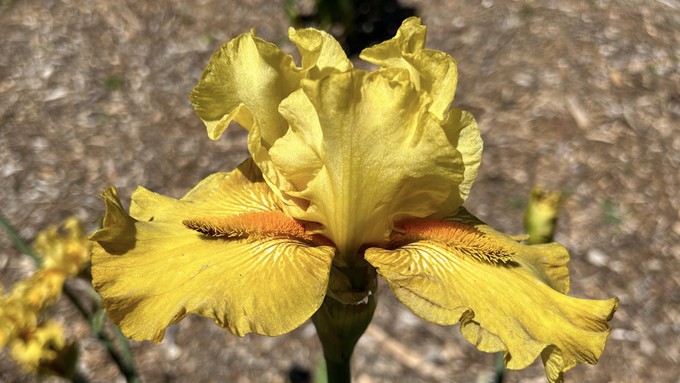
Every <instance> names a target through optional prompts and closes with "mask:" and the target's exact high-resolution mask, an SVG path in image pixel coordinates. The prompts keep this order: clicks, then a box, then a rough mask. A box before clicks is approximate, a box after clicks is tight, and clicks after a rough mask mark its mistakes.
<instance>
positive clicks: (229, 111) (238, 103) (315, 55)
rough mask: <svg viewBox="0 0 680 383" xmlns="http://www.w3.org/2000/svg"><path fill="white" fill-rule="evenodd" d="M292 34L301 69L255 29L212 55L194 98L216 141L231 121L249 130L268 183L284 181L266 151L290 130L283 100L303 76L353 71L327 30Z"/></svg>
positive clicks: (252, 148)
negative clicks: (281, 110) (281, 108)
mask: <svg viewBox="0 0 680 383" xmlns="http://www.w3.org/2000/svg"><path fill="white" fill-rule="evenodd" d="M289 34H290V39H291V40H292V41H293V42H294V43H295V44H296V45H297V47H298V49H299V51H300V56H301V59H302V67H297V66H296V65H295V62H294V61H293V58H292V57H291V56H290V55H288V54H286V53H284V52H282V51H281V50H280V49H279V48H278V47H277V46H276V45H274V44H272V43H269V42H267V41H264V40H262V39H259V38H257V37H255V35H254V32H252V31H251V32H250V33H246V34H242V35H240V36H238V37H236V38H235V39H233V40H232V41H230V42H228V43H226V44H224V45H223V46H222V47H221V48H220V50H219V51H218V52H217V53H215V54H214V55H213V56H212V58H211V59H210V62H209V63H208V66H207V67H206V69H205V71H204V72H203V76H202V77H201V79H200V81H199V82H198V84H197V85H196V87H195V88H194V89H193V90H192V92H191V96H190V99H191V103H192V105H193V107H194V109H195V110H196V113H197V114H198V116H199V117H200V118H201V119H202V120H203V122H204V123H205V125H206V127H207V129H208V136H210V138H211V139H214V140H216V139H218V138H219V137H220V136H221V135H222V133H223V132H224V131H225V130H226V129H227V127H228V125H229V123H230V122H231V121H232V120H233V121H236V122H238V123H239V124H240V125H241V126H243V127H244V128H245V129H246V130H247V131H248V150H249V152H250V154H251V156H252V158H253V159H254V160H255V162H256V163H257V164H258V166H259V167H260V169H261V170H262V172H263V173H264V176H265V179H266V181H267V182H268V183H270V185H274V184H281V183H282V182H284V181H283V180H282V179H280V178H279V174H278V173H276V172H274V171H272V169H271V166H270V158H269V153H268V150H269V148H270V147H271V146H272V145H273V144H274V142H275V141H276V140H277V139H279V138H281V137H282V136H283V135H284V134H285V133H286V131H287V130H288V124H287V123H286V121H285V120H284V119H283V118H282V117H281V115H280V114H279V113H278V106H279V103H280V102H281V101H282V100H283V99H284V98H286V97H287V96H288V95H290V94H291V93H292V92H294V91H295V90H297V89H299V88H300V81H301V80H302V79H304V78H319V77H322V76H325V75H326V74H328V73H333V72H341V71H347V70H350V69H352V64H351V62H350V61H349V60H348V59H347V57H346V56H345V54H344V52H343V51H342V49H341V47H340V45H339V44H338V42H337V41H335V40H334V39H333V38H332V37H331V36H330V35H328V34H327V33H326V32H323V31H318V30H314V29H301V30H297V31H296V30H294V29H291V30H290V32H289ZM274 192H275V193H277V192H278V191H277V190H274Z"/></svg>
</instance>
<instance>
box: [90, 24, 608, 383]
mask: <svg viewBox="0 0 680 383" xmlns="http://www.w3.org/2000/svg"><path fill="white" fill-rule="evenodd" d="M425 32H426V31H425V27H424V26H422V25H420V20H419V19H417V18H410V19H407V20H406V21H404V23H403V24H402V26H401V28H400V29H399V31H398V32H397V35H396V36H395V37H394V38H393V39H391V40H388V41H386V42H383V43H381V44H379V45H377V46H374V47H372V48H368V49H366V50H364V52H363V53H362V54H361V58H363V59H364V60H367V61H369V62H371V63H373V64H376V65H378V66H379V67H380V68H379V69H377V70H375V71H373V72H370V73H369V72H365V71H362V70H358V69H354V68H353V66H352V64H351V63H350V62H349V60H348V59H347V58H346V57H345V55H344V53H343V52H342V50H341V48H340V46H339V44H338V43H337V42H336V41H335V40H334V39H333V38H332V37H330V36H329V35H328V34H326V33H324V32H321V31H317V30H313V29H305V30H293V29H291V30H290V32H289V35H290V39H291V40H292V41H293V43H295V44H296V46H297V47H298V50H299V51H300V54H301V66H299V67H298V66H296V64H295V63H294V61H293V59H292V58H291V57H290V56H288V55H286V54H284V53H283V52H282V51H280V50H279V49H278V48H277V47H276V46H275V45H273V44H271V43H268V42H266V41H263V40H261V39H259V38H257V37H255V36H254V34H253V33H252V32H251V33H246V34H243V35H241V36H239V37H237V38H235V39H234V40H232V41H231V42H229V43H227V44H225V45H224V46H223V47H222V48H221V50H220V51H218V52H217V53H215V55H214V56H213V57H212V59H211V61H210V63H209V64H208V67H207V68H206V70H205V72H204V74H203V77H202V78H201V80H200V81H199V83H198V85H197V86H196V87H195V88H194V90H193V92H192V93H191V101H192V104H193V106H194V108H195V110H196V112H197V113H198V115H199V117H200V118H201V119H202V120H203V121H204V122H205V124H206V126H207V129H208V135H209V136H210V137H211V138H212V139H218V138H219V137H220V136H221V134H222V133H223V132H224V131H225V130H226V129H227V127H228V125H229V123H230V122H231V121H236V122H238V123H239V124H240V125H241V126H243V127H244V128H245V129H246V130H247V131H248V150H249V152H250V154H251V156H252V160H248V161H246V162H244V163H243V164H241V165H240V166H239V167H238V168H237V169H236V170H234V171H232V172H229V173H218V174H213V175H211V176H209V177H208V178H206V179H205V180H203V181H201V182H200V183H199V184H198V185H197V186H196V187H194V189H192V190H191V191H190V192H189V193H187V194H186V195H185V196H184V197H182V198H181V199H179V200H176V199H173V198H169V197H165V196H162V195H159V194H155V193H153V192H151V191H148V190H146V189H144V188H139V189H138V190H137V191H136V192H135V193H134V194H133V196H132V204H131V207H130V213H129V214H128V213H127V212H126V211H125V210H124V209H123V207H122V204H121V202H120V200H119V199H118V195H117V192H116V190H115V188H113V187H110V188H109V189H107V190H106V191H105V192H104V193H103V197H104V200H105V203H106V215H105V217H104V226H103V228H102V229H101V230H99V231H98V232H96V233H95V234H94V235H93V236H92V240H94V241H96V242H97V243H96V244H95V246H94V249H93V254H92V263H93V266H92V274H93V284H94V286H95V288H96V289H97V290H98V291H99V292H100V293H101V295H102V298H103V300H102V303H103V305H104V306H105V307H106V308H107V310H108V313H109V315H110V316H111V318H112V319H113V321H114V322H115V323H117V324H118V325H119V326H120V327H121V329H122V331H123V332H124V333H125V334H126V335H128V336H130V337H132V338H134V339H138V340H153V341H156V342H158V341H160V340H161V339H162V337H163V334H164V331H165V328H166V327H167V326H169V325H170V324H172V323H176V322H178V321H180V320H181V319H182V318H183V317H185V316H186V315H187V314H190V313H195V314H199V315H203V316H206V317H210V318H213V319H214V320H215V322H216V323H217V324H219V325H221V326H223V327H225V328H227V329H229V330H230V331H231V332H233V333H235V334H239V335H244V334H246V333H249V332H255V333H258V334H264V335H279V334H282V333H286V332H288V331H291V330H292V329H294V328H296V327H298V326H300V325H301V324H302V323H303V322H304V321H306V320H307V319H309V318H310V317H311V316H312V315H313V314H314V313H315V312H316V311H317V310H318V309H319V307H321V305H322V303H323V302H324V299H332V300H334V301H338V302H341V304H345V305H362V304H363V303H366V302H369V301H370V297H372V296H373V294H374V291H373V290H374V289H375V286H376V275H381V276H382V277H383V278H385V280H387V282H388V283H389V285H390V287H391V288H392V290H393V292H394V293H395V295H396V296H397V297H398V298H399V300H400V301H401V302H402V303H404V305H406V306H407V307H409V308H410V309H411V310H412V311H413V312H414V313H416V314H417V315H419V316H420V317H422V318H424V319H426V320H428V321H431V322H434V323H438V324H442V325H450V324H454V323H457V322H460V323H461V331H462V333H463V335H464V336H465V337H466V338H467V339H468V340H469V341H470V342H472V343H473V344H475V345H476V346H477V348H479V349H480V350H482V351H488V352H494V351H503V352H504V353H505V361H506V364H507V366H508V367H509V368H513V369H516V368H523V367H526V366H528V365H529V364H530V363H531V362H533V361H534V360H535V359H536V358H537V357H538V356H539V355H541V357H542V359H543V361H544V363H545V365H546V373H547V376H548V378H549V379H550V381H552V382H557V381H560V380H561V379H562V378H561V376H562V372H563V371H566V370H567V369H569V368H571V367H573V366H574V365H575V364H576V363H579V362H580V363H584V362H585V363H595V362H596V361H597V359H598V357H599V356H600V354H601V352H602V349H603V347H604V343H605V340H606V338H607V336H608V334H609V326H608V324H607V321H608V320H609V319H611V317H612V315H613V312H614V311H615V310H616V307H617V301H616V299H609V300H603V301H589V300H583V299H576V298H571V297H568V296H567V295H566V293H567V291H568V289H569V277H568V270H567V261H568V254H567V252H566V250H565V249H564V247H562V246H561V245H559V244H555V243H552V244H546V245H535V246H525V245H522V244H520V243H518V242H516V241H515V240H513V239H512V238H510V237H508V236H506V235H504V234H502V233H499V232H497V231H495V230H493V229H492V228H490V227H488V226H486V225H485V224H483V223H482V222H480V221H479V220H478V219H476V218H475V217H473V216H472V215H470V214H469V213H468V212H467V211H466V210H465V209H463V208H462V207H461V205H462V203H463V202H464V201H465V199H466V197H467V196H468V193H469V191H470V187H471V185H472V183H473V181H474V178H475V176H476V174H477V169H478V167H479V164H480V158H481V151H482V141H481V138H480V134H479V129H478V127H477V124H476V123H475V120H474V119H473V117H472V116H471V115H470V114H469V113H467V112H464V111H460V110H457V109H450V105H451V103H452V101H453V97H454V93H455V88H456V82H457V70H456V63H455V61H454V60H453V59H452V58H451V57H450V56H449V55H447V54H445V53H443V52H439V51H434V50H428V49H425V48H424V45H425ZM372 302H374V301H372ZM369 318H370V316H369Z"/></svg>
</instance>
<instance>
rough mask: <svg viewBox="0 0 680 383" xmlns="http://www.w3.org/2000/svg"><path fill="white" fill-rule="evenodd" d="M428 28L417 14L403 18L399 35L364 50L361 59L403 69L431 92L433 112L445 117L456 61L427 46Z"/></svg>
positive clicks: (416, 82)
mask: <svg viewBox="0 0 680 383" xmlns="http://www.w3.org/2000/svg"><path fill="white" fill-rule="evenodd" d="M426 32H427V28H426V27H425V26H424V25H421V24H420V19H419V18H417V17H409V18H408V19H406V20H404V22H403V23H402V24H401V27H400V28H399V30H398V31H397V34H396V36H394V37H393V38H392V39H390V40H387V41H384V42H382V43H380V44H378V45H375V46H372V47H370V48H366V49H364V50H363V51H362V52H361V55H359V57H361V59H363V60H365V61H368V62H370V63H373V64H376V65H379V66H381V67H383V68H404V69H407V70H408V71H409V74H410V77H411V81H412V82H413V83H414V84H415V85H416V87H417V88H418V89H419V90H421V89H422V90H424V91H426V92H427V93H429V94H430V95H431V96H432V98H433V102H432V105H431V106H430V108H429V111H430V113H432V114H434V115H435V116H436V117H437V118H438V119H440V120H442V121H443V120H444V119H445V118H446V115H447V113H448V111H449V106H450V105H451V102H452V101H453V97H454V95H455V93H456V85H457V84H458V68H457V65H456V61H455V60H454V59H453V58H452V57H451V56H449V55H448V54H446V53H444V52H440V51H436V50H431V49H425V37H426Z"/></svg>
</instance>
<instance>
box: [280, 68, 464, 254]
mask: <svg viewBox="0 0 680 383" xmlns="http://www.w3.org/2000/svg"><path fill="white" fill-rule="evenodd" d="M429 105H430V99H429V96H427V94H425V93H422V92H418V91H417V90H416V89H415V88H414V86H413V85H412V83H411V82H410V81H409V79H408V73H407V72H406V71H405V70H402V69H389V70H378V71H376V72H373V73H370V74H367V73H365V72H362V71H352V72H347V73H340V74H334V75H329V76H327V77H324V78H323V79H321V80H317V81H305V82H303V88H302V90H300V91H298V92H295V93H293V94H292V95H291V96H290V97H288V98H287V99H286V100H284V101H283V102H282V104H281V106H280V112H281V114H282V115H283V116H284V117H285V118H286V120H288V122H289V124H290V130H289V131H288V133H287V134H286V135H285V136H284V137H283V138H281V139H280V140H278V141H277V142H276V143H275V144H274V146H273V147H272V149H271V150H270V155H271V158H272V162H273V164H274V166H275V167H276V170H277V171H278V172H279V173H280V174H282V176H283V177H284V178H285V179H286V183H287V184H289V185H290V187H288V188H287V187H286V186H285V184H279V185H277V188H278V189H279V190H281V191H282V192H283V193H282V194H283V195H284V196H285V197H288V199H289V201H292V202H289V203H291V205H293V203H297V206H292V207H289V211H290V213H291V214H292V215H293V216H294V217H295V218H298V219H303V220H307V221H314V222H319V223H321V224H322V225H324V229H323V231H322V233H323V234H324V235H325V236H326V237H328V238H330V239H331V240H333V241H334V242H335V244H336V245H337V246H338V248H339V250H340V253H341V254H348V255H350V256H353V255H354V254H356V253H357V250H358V248H359V246H361V245H362V244H369V243H385V242H386V241H387V239H388V237H389V233H390V232H391V230H392V225H393V221H394V220H395V219H396V218H398V217H401V216H408V217H425V216H428V215H430V214H433V213H435V212H437V211H438V209H439V208H440V206H441V205H442V204H443V203H444V201H445V200H446V199H447V198H448V196H449V193H450V186H449V185H451V184H458V183H460V182H461V180H462V178H463V175H462V171H459V170H461V169H462V166H461V165H462V164H461V162H462V158H461V155H460V153H458V152H457V151H456V150H455V147H453V145H451V143H450V142H449V140H448V138H447V136H446V134H445V132H444V130H443V129H442V127H441V125H440V124H439V122H438V121H437V120H436V119H435V118H434V117H432V115H431V114H430V113H428V112H427V108H428V106H429ZM348 263H349V264H351V261H349V260H348Z"/></svg>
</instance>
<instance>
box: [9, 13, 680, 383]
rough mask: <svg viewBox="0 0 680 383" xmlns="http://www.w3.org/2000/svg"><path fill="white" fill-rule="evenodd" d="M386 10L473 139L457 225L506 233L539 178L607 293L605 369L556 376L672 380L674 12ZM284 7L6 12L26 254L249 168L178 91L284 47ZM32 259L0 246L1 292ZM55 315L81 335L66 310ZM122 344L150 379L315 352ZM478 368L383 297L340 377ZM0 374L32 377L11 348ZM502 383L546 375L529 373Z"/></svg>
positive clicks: (98, 373) (432, 376) (97, 375)
mask: <svg viewBox="0 0 680 383" xmlns="http://www.w3.org/2000/svg"><path fill="white" fill-rule="evenodd" d="M402 3H404V4H407V5H409V6H412V7H415V8H416V9H417V12H418V14H419V15H420V16H421V17H422V18H423V21H424V23H425V24H426V25H427V26H428V27H429V47H431V48H434V49H439V50H443V51H446V52H449V53H451V54H452V55H453V57H454V58H455V59H456V60H457V61H458V65H459V71H460V79H459V89H458V93H457V96H456V100H455V101H454V105H456V106H457V107H460V108H463V109H467V110H470V111H472V112H473V113H474V114H475V116H476V118H477V120H478V122H479V125H480V127H481V129H482V134H483V137H484V140H485V152H484V158H483V164H482V169H481V172H480V175H479V177H478V179H477V182H476V184H475V186H474V188H473V191H472V196H471V198H470V199H469V200H468V202H467V203H466V206H467V207H468V209H469V210H471V211H472V212H473V213H475V214H477V215H478V216H479V217H480V218H482V219H484V220H485V221H487V222H488V223H490V224H491V225H493V226H495V227H496V228H498V229H502V230H504V231H507V232H512V233H518V232H520V231H521V227H522V226H521V224H522V213H523V207H524V204H525V203H526V199H527V196H528V192H529V190H530V189H531V187H532V186H533V185H534V184H539V185H541V186H543V187H546V188H553V189H560V190H563V191H565V192H566V193H567V199H566V201H565V203H564V205H563V209H562V211H561V214H560V225H559V232H558V235H557V238H556V239H557V240H558V241H560V242H562V243H563V244H564V245H565V246H567V248H569V249H570V252H571V254H572V261H571V270H572V291H573V294H574V295H576V296H582V297H589V298H607V297H610V296H618V297H619V298H620V299H621V308H620V309H619V311H618V312H617V314H616V317H615V319H614V320H613V322H612V324H613V326H614V328H615V330H614V331H613V333H612V335H611V338H610V340H609V342H608V344H607V348H606V349H605V353H604V356H603V357H602V359H601V361H600V363H599V365H598V366H596V367H589V366H585V367H584V366H580V367H577V368H575V369H574V370H572V371H570V372H569V373H568V375H567V378H568V380H569V381H574V382H577V381H578V382H581V381H585V382H643V381H655V382H675V381H677V379H678V378H677V377H678V376H680V363H679V361H680V341H679V340H678V339H679V338H680V294H679V293H678V287H679V285H680V267H679V265H680V263H679V262H678V261H679V260H680V218H679V216H678V212H679V211H680V196H679V193H678V190H680V134H678V132H679V121H680V52H679V51H678V50H679V49H680V1H678V0H619V1H615V0H583V1H569V2H565V1H559V0H545V1H538V0H536V1H513V2H506V1H498V0H496V1H494V0H481V1H472V0H462V1H456V2H450V1H444V0H438V1H409V2H408V3H407V2H405V1H404V2H402ZM282 9H283V8H282V4H281V2H267V1H262V0H250V1H235V0H234V1H213V0H201V1H198V2H190V1H184V2H182V1H160V0H154V1H143V2H136V1H130V0H120V1H101V2H99V1H98V2H95V1H86V0H69V1H66V0H62V1H59V0H45V1H38V0H16V1H11V0H4V1H0V36H2V38H1V39H0V210H1V211H2V212H3V213H4V214H5V215H6V216H7V217H8V218H9V220H10V221H11V222H12V223H13V224H15V225H16V226H17V227H18V228H20V232H21V235H23V237H25V238H27V239H32V238H33V237H34V236H35V234H36V233H37V231H39V230H41V229H43V228H45V227H46V226H47V225H49V224H56V223H59V222H60V221H61V220H62V219H64V218H65V217H67V216H69V215H73V214H75V215H77V216H78V217H80V218H81V219H83V220H84V221H85V222H86V223H87V224H88V226H89V228H90V229H94V228H95V227H96V225H97V222H98V220H99V219H100V217H101V214H102V211H103V206H102V203H101V201H100V198H99V193H100V192H101V191H102V190H103V189H104V188H105V187H106V186H108V185H109V184H110V183H113V184H115V185H116V186H118V188H119V191H120V194H121V196H123V199H124V200H129V199H128V197H129V195H130V194H131V193H132V191H133V190H134V189H135V188H136V187H137V185H144V186H146V187H147V188H149V189H151V190H154V191H157V192H161V193H163V194H168V195H172V196H176V197H178V196H181V195H182V194H183V193H184V192H186V191H187V190H188V189H189V188H190V187H191V186H193V185H194V184H195V183H196V182H197V181H199V180H200V179H201V178H202V177H204V176H205V175H207V174H210V173H212V172H215V171H220V170H225V169H231V168H232V167H233V166H234V165H235V164H236V163H238V162H239V161H240V160H241V159H243V158H245V157H246V155H247V153H246V151H245V147H244V144H243V140H244V134H243V131H242V130H240V129H232V130H231V131H230V132H229V133H228V134H227V135H226V137H223V138H222V139H221V140H220V141H218V142H212V141H210V140H209V139H208V138H207V136H206V135H205V132H204V128H203V126H202V123H201V121H200V120H199V119H198V118H197V116H195V114H194V112H193V110H192V109H191V107H190V105H189V102H188V97H187V95H188V92H189V91H190V90H191V88H192V87H193V86H194V85H195V83H196V81H197V80H198V78H199V76H200V74H201V72H202V70H203V68H204V66H205V64H206V63H207V61H208V58H209V56H210V54H211V53H212V52H213V51H215V50H216V49H217V48H218V47H219V45H220V44H221V43H223V42H226V41H228V40H229V39H231V38H232V37H234V36H236V35H237V34H239V33H242V32H244V31H246V30H248V29H249V28H251V27H254V28H255V29H256V31H257V33H258V35H260V36H261V37H263V38H265V39H267V40H270V41H274V42H277V43H282V44H286V43H285V41H286V30H287V27H288V20H287V18H286V16H285V14H284V12H283V10H282ZM287 49H290V45H287ZM28 265H29V262H28V261H26V260H25V257H23V256H22V255H21V254H20V253H19V251H18V250H16V249H15V248H14V247H13V246H12V245H11V242H10V240H9V238H8V237H7V236H6V235H4V234H0V282H2V284H3V285H5V286H10V285H11V284H12V283H13V282H15V281H16V280H18V279H19V278H22V277H24V276H26V275H28V273H30V267H29V266H28ZM76 287H77V286H76ZM54 314H55V315H56V316H57V317H58V318H60V320H62V321H63V322H64V323H68V324H69V325H70V328H71V330H70V331H72V333H73V334H81V335H82V334H85V333H86V332H85V325H84V324H83V323H82V322H80V321H78V319H77V315H76V314H75V313H74V312H73V310H72V309H71V308H70V307H69V306H68V305H67V304H60V305H58V306H57V307H56V308H55V309H54ZM80 347H81V352H82V354H83V357H82V361H81V367H82V369H83V371H85V372H86V373H87V375H88V376H90V378H92V380H93V381H101V382H107V381H114V380H115V379H117V375H116V370H115V368H114V367H113V366H112V364H111V363H110V361H109V360H108V359H107V358H106V356H105V354H104V352H103V351H102V349H101V346H99V344H98V343H97V342H96V341H95V340H94V339H92V338H88V337H86V336H84V337H82V338H81V339H80ZM133 347H134V353H135V357H136V360H137V362H138V367H139V370H140V372H141V376H142V377H143V379H144V381H146V382H184V381H194V382H210V381H233V382H250V381H253V382H283V381H285V379H286V376H287V373H288V371H289V370H290V368H291V367H293V366H294V365H297V366H300V367H301V368H304V369H308V370H313V368H314V365H315V363H316V361H317V359H318V358H319V357H320V346H319V345H318V343H317V341H316V339H315V334H314V329H313V327H312V326H311V325H305V326H303V327H302V328H300V329H298V330H296V331H294V332H293V333H291V334H288V335H286V336H282V337H277V338H268V337H260V336H247V337H245V338H244V339H241V338H238V337H235V336H232V335H230V334H228V333H227V332H225V331H224V330H221V329H220V328H218V327H216V326H215V325H213V324H212V323H211V322H210V321H208V320H204V319H201V318H195V317H194V318H189V319H187V320H184V321H183V322H181V323H180V324H179V325H178V326H177V327H176V332H174V344H173V343H166V344H163V345H160V346H157V345H153V344H137V343H135V344H134V345H133ZM494 358H495V356H494V355H487V354H482V353H479V352H477V351H476V350H475V349H474V347H473V346H471V345H469V344H468V343H466V342H465V341H464V340H463V339H462V336H460V334H459V333H458V330H457V328H448V327H438V326H435V325H431V324H428V323H426V322H424V321H422V320H420V319H418V318H417V317H415V316H414V315H413V314H411V313H410V312H409V311H408V310H407V309H405V308H404V307H402V306H401V305H399V304H398V303H397V302H396V300H395V299H394V298H393V296H392V295H391V294H390V293H389V289H387V288H383V289H382V291H381V301H380V303H379V307H378V310H377V312H376V319H375V321H374V327H373V328H371V329H370V330H369V332H368V333H367V334H366V335H365V336H364V338H363V339H362V340H361V341H360V343H359V345H358V347H357V349H356V352H355V359H354V377H355V379H356V381H357V382H395V381H409V382H440V381H453V382H472V381H475V380H476V379H477V378H478V377H480V376H483V375H484V374H486V373H488V372H489V371H491V370H492V366H493V363H494ZM413 365H416V366H418V367H417V368H413ZM118 379H119V377H118ZM0 380H1V381H8V382H15V381H27V382H28V381H34V379H32V378H30V377H23V375H22V373H21V370H19V369H18V368H17V366H16V365H14V363H13V362H12V361H11V360H10V359H9V358H8V356H7V354H6V353H2V354H0ZM507 381H508V382H543V381H545V377H544V375H543V370H542V367H541V366H540V364H536V365H534V366H532V367H531V368H529V369H527V370H524V371H520V372H514V371H513V372H509V373H508V379H507Z"/></svg>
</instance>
